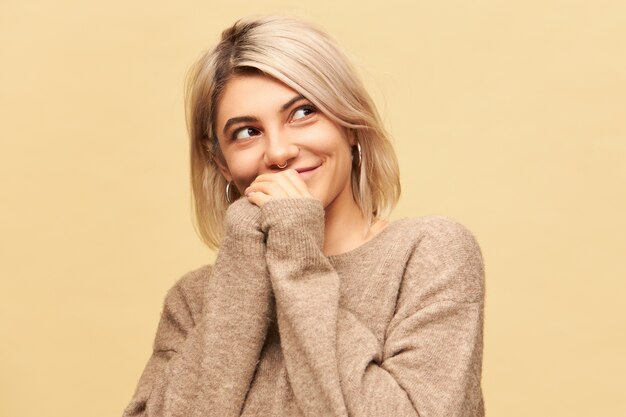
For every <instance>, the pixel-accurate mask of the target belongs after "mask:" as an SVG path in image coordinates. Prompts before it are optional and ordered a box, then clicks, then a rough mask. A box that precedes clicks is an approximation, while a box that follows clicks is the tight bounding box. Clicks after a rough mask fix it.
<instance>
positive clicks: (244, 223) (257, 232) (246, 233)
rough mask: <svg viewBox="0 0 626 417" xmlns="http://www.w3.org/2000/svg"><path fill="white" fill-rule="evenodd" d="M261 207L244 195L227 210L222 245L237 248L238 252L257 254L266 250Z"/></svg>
mask: <svg viewBox="0 0 626 417" xmlns="http://www.w3.org/2000/svg"><path fill="white" fill-rule="evenodd" d="M261 219H262V214H261V209H260V208H259V207H257V206H256V205H254V204H252V203H250V202H249V201H248V199H247V198H245V197H242V198H240V199H238V200H237V201H235V202H234V203H232V204H231V205H230V207H228V210H226V219H225V220H226V227H225V235H224V240H223V241H222V245H221V246H222V247H224V246H230V247H233V248H237V251H238V253H240V254H242V255H246V256H256V255H259V254H262V253H263V252H264V241H265V236H264V235H263V231H262V230H261Z"/></svg>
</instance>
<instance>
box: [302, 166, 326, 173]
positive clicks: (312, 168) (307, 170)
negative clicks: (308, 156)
mask: <svg viewBox="0 0 626 417" xmlns="http://www.w3.org/2000/svg"><path fill="white" fill-rule="evenodd" d="M320 166H321V165H317V166H314V167H308V168H297V169H296V171H298V174H302V173H304V172H309V171H313V170H314V169H317V168H319V167H320Z"/></svg>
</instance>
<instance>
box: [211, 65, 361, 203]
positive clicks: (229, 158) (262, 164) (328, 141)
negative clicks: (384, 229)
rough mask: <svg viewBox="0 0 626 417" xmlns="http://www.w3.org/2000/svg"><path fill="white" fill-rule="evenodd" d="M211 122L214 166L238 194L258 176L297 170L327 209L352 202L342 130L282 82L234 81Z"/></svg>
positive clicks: (246, 78) (249, 78) (348, 154)
mask: <svg viewBox="0 0 626 417" xmlns="http://www.w3.org/2000/svg"><path fill="white" fill-rule="evenodd" d="M215 123H216V124H215V130H216V132H217V137H218V141H219V146H220V149H221V150H222V154H223V156H224V161H217V162H218V165H219V166H220V170H221V171H222V174H223V175H224V177H226V179H227V180H228V181H233V182H234V184H235V186H236V187H237V189H238V190H239V192H240V193H242V192H243V190H245V189H246V187H248V186H249V185H250V183H252V181H254V179H255V178H256V177H257V176H258V175H260V174H266V173H272V172H278V171H281V170H282V169H295V170H296V171H298V173H299V175H300V178H302V179H303V180H304V182H305V183H306V184H307V186H308V188H309V192H310V193H311V194H312V195H313V197H315V198H317V199H319V200H320V201H321V202H322V204H323V205H324V207H325V208H327V207H328V206H329V205H330V204H351V203H353V201H354V200H353V197H352V187H351V185H350V178H351V170H352V154H351V144H350V142H349V140H348V138H347V134H346V130H345V129H344V128H342V127H341V126H339V125H337V124H336V123H335V122H333V121H332V120H330V119H329V118H328V117H326V116H325V115H324V114H323V113H322V112H321V111H319V110H317V109H316V108H315V107H314V106H313V105H312V104H311V103H310V102H309V101H308V100H307V99H305V98H304V97H302V96H301V95H300V94H298V93H297V92H296V91H294V90H292V89H291V88H289V87H287V86H286V85H285V84H283V83H281V82H280V81H277V80H275V79H274V78H271V77H268V76H264V75H243V76H236V77H234V78H232V79H231V80H230V81H228V83H227V84H226V87H225V89H224V92H223V94H222V97H221V100H220V101H219V103H218V107H217V117H216V122H215ZM285 163H286V164H287V166H286V167H284V168H282V169H281V168H279V167H278V166H281V167H282V166H284V165H285Z"/></svg>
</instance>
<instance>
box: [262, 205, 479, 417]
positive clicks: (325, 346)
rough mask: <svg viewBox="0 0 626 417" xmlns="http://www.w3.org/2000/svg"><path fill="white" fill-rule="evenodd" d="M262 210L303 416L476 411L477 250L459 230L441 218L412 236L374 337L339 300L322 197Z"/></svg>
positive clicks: (428, 415)
mask: <svg viewBox="0 0 626 417" xmlns="http://www.w3.org/2000/svg"><path fill="white" fill-rule="evenodd" d="M262 211H263V212H264V213H263V215H264V218H263V229H264V231H265V232H266V233H267V253H266V259H267V264H268V269H269V272H270V279H271V282H272V286H273V289H274V293H275V297H276V309H277V319H278V327H279V331H280V336H281V344H282V348H283V355H284V357H285V363H286V367H287V373H288V375H289V379H290V381H291V385H292V389H293V391H294V395H295V397H296V400H297V402H298V405H299V407H300V408H301V409H302V411H303V413H304V414H305V415H306V416H348V415H349V416H355V417H366V416H374V415H375V416H396V417H403V416H407V417H408V416H414V417H417V416H419V417H438V416H441V417H443V416H446V417H454V416H458V417H461V416H463V417H469V416H482V415H483V404H482V393H481V389H480V373H481V361H482V314H483V313H482V312H483V308H482V305H483V304H482V299H483V295H482V294H483V293H482V281H483V269H482V258H481V255H480V251H479V249H478V246H477V245H476V243H475V241H474V239H473V237H472V236H471V234H470V233H469V232H467V230H466V229H464V228H462V226H460V225H458V224H457V223H453V222H450V221H448V220H446V221H444V222H442V223H443V224H445V227H443V230H438V231H436V232H435V231H433V233H432V234H431V235H432V236H430V235H428V234H426V235H425V236H424V237H423V238H422V239H421V240H420V241H419V242H418V243H417V244H416V247H415V249H414V252H413V253H412V255H411V258H410V260H409V264H408V265H407V268H406V271H405V276H404V277H403V281H402V284H401V288H400V292H399V294H398V300H397V305H396V312H395V314H394V316H393V318H392V320H391V322H390V324H389V327H388V329H387V333H386V337H385V341H384V343H383V346H381V344H380V342H379V341H378V339H377V338H376V337H375V335H374V334H373V333H372V332H371V331H370V330H369V328H368V327H367V325H366V324H364V323H362V322H361V321H360V320H359V319H358V318H357V317H356V316H355V315H354V314H353V313H351V312H350V311H348V310H346V309H344V308H342V307H340V305H339V294H340V293H339V277H338V275H337V273H336V272H335V271H334V269H333V267H332V265H331V264H330V262H329V261H328V259H327V258H326V257H325V256H324V255H323V252H322V247H323V227H324V220H323V217H324V212H323V208H322V206H321V204H320V203H319V202H317V201H315V200H305V199H291V200H273V201H270V202H269V203H267V204H266V205H265V206H264V207H263V210H262ZM363 278H364V279H366V277H363ZM425 283H426V284H425Z"/></svg>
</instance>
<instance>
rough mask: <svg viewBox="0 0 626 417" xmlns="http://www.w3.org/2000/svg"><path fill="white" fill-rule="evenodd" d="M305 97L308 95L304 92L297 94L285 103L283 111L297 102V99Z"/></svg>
mask: <svg viewBox="0 0 626 417" xmlns="http://www.w3.org/2000/svg"><path fill="white" fill-rule="evenodd" d="M304 98H306V97H304V96H303V95H302V94H298V95H297V96H295V97H294V98H292V99H291V100H289V101H288V102H286V103H285V104H283V107H281V111H285V110H287V109H288V108H289V107H291V105H292V104H293V103H295V102H296V101H299V100H302V99H304Z"/></svg>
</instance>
